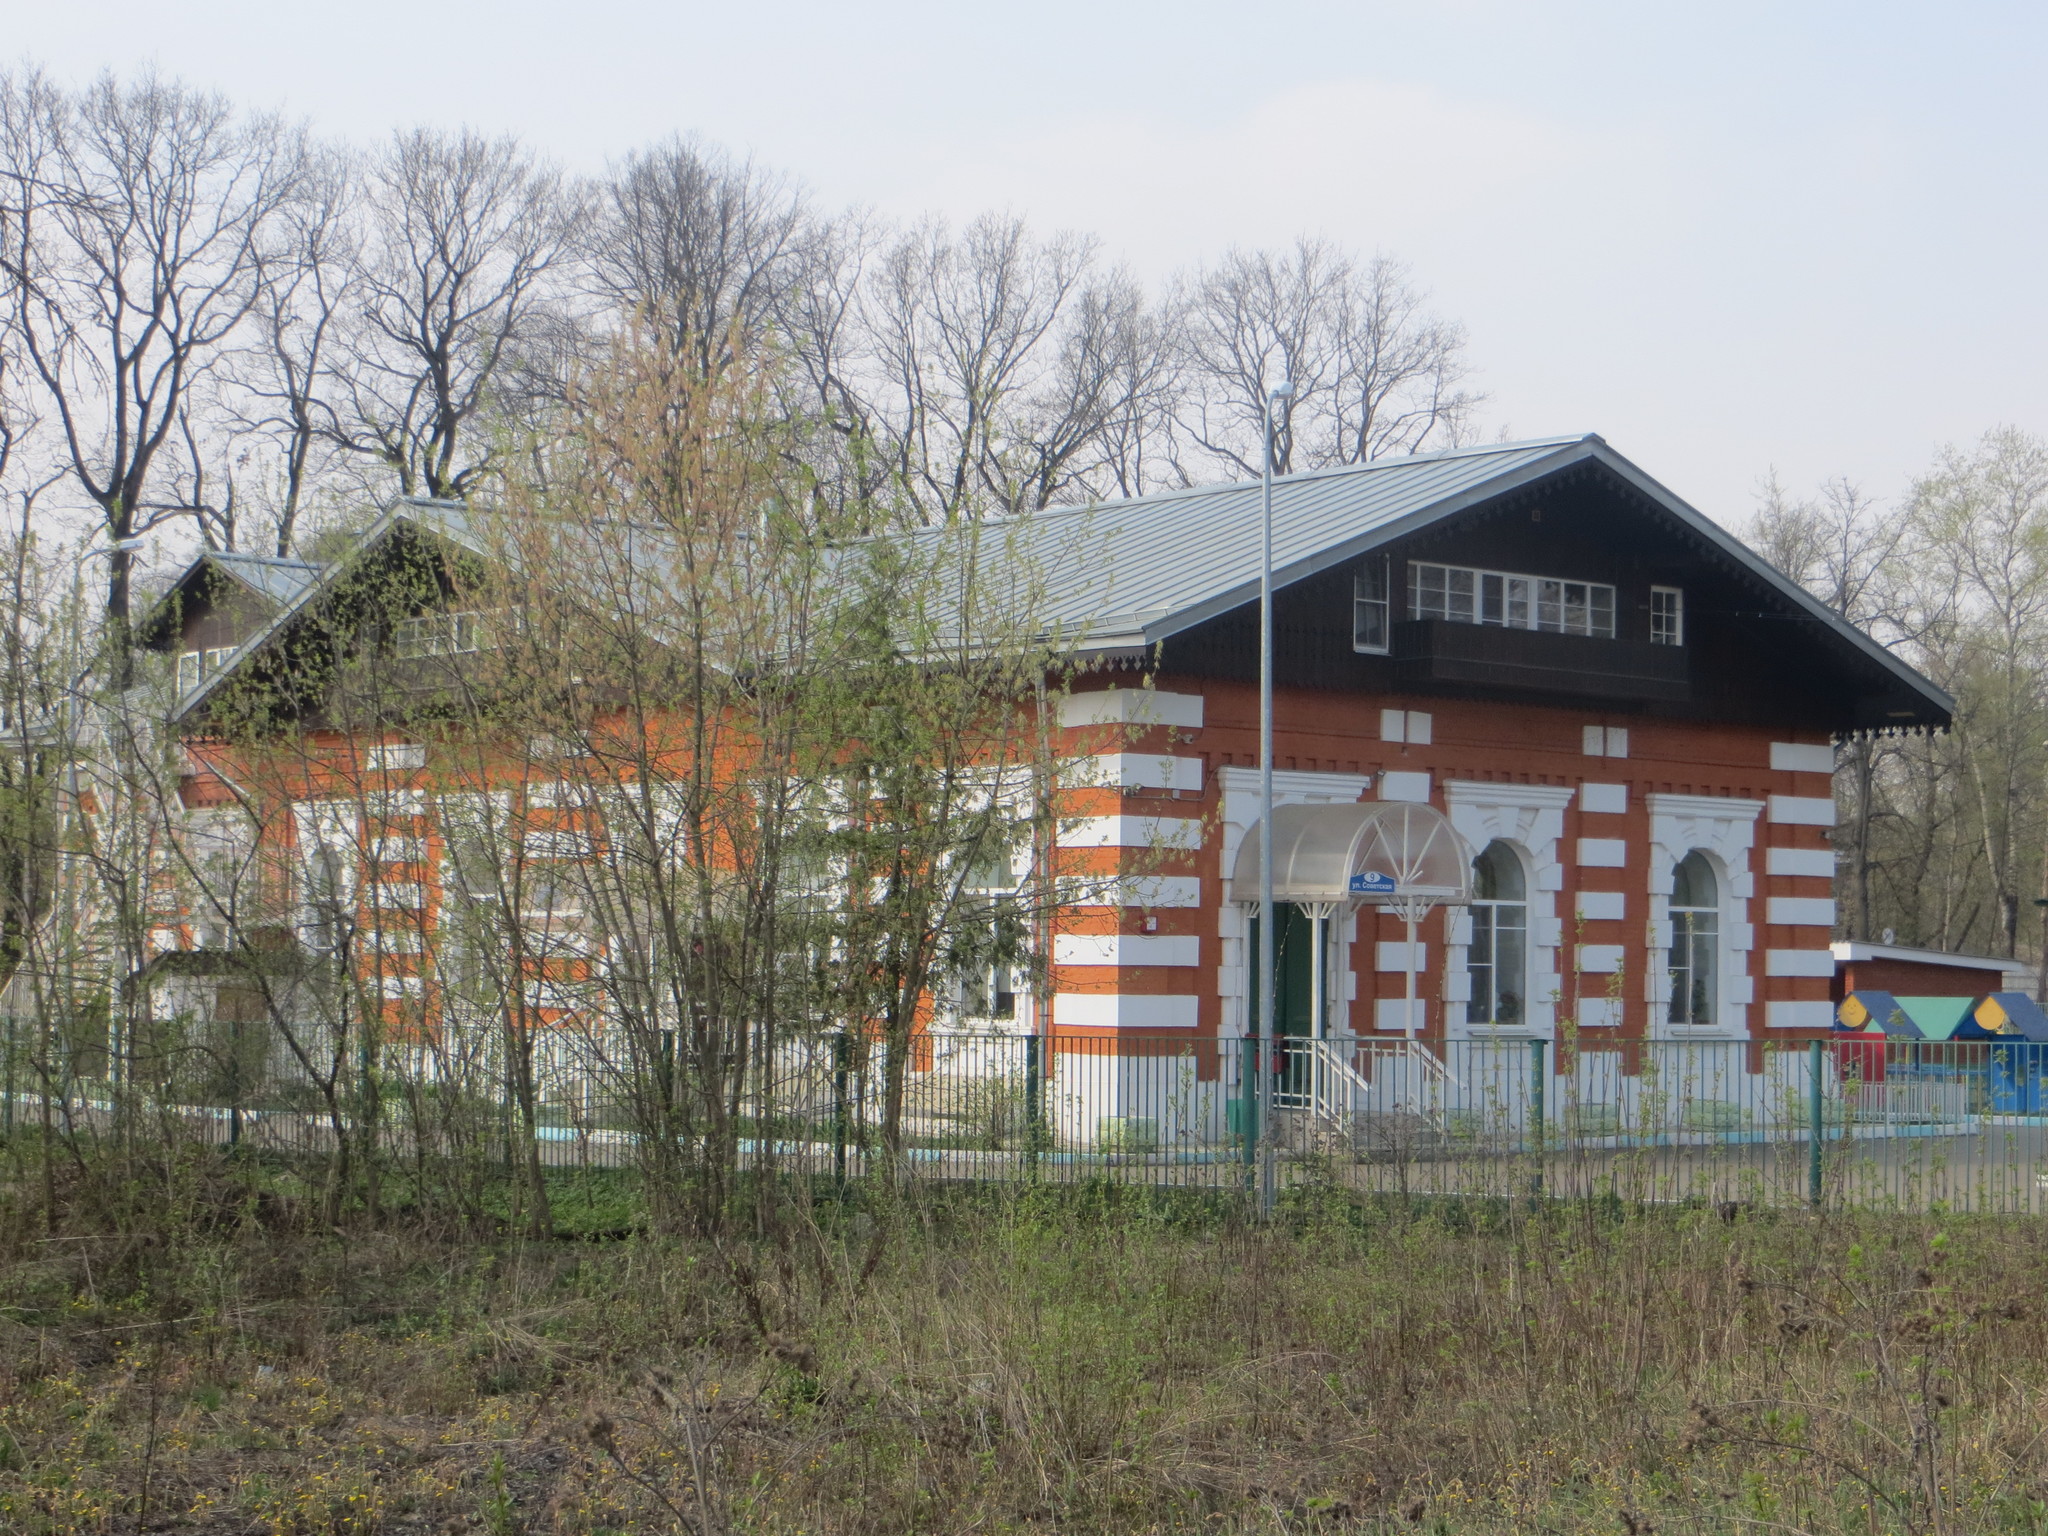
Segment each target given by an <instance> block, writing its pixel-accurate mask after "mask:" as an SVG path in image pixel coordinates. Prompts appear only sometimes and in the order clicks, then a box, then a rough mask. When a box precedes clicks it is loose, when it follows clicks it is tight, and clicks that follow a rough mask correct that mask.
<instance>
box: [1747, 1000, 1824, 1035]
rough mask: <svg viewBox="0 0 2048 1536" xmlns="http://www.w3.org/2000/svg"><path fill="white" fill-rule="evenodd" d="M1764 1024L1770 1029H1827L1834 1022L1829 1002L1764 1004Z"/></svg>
mask: <svg viewBox="0 0 2048 1536" xmlns="http://www.w3.org/2000/svg"><path fill="white" fill-rule="evenodd" d="M1764 1022H1765V1024H1766V1025H1768V1026H1769V1027H1770V1028H1772V1029H1828V1028H1830V1027H1832V1026H1833V1024H1834V1022H1835V1005H1834V1004H1833V1003H1829V1002H1805V1003H1785V1002H1780V1003H1766V1004H1764Z"/></svg>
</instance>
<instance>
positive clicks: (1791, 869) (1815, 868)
mask: <svg viewBox="0 0 2048 1536" xmlns="http://www.w3.org/2000/svg"><path fill="white" fill-rule="evenodd" d="M1764 873H1765V874H1769V875H1809V876H1817V877H1819V878H1820V879H1823V880H1832V879H1834V878H1835V850H1834V849H1832V848H1772V849H1769V850H1767V851H1766V852H1765V854H1764Z"/></svg>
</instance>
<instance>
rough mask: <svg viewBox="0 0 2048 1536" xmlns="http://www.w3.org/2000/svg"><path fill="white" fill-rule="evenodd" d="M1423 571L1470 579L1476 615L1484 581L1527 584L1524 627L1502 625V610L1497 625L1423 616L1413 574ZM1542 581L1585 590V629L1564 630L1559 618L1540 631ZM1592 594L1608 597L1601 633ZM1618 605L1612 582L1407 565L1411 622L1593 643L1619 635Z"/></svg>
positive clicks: (1437, 564)
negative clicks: (1522, 632)
mask: <svg viewBox="0 0 2048 1536" xmlns="http://www.w3.org/2000/svg"><path fill="white" fill-rule="evenodd" d="M1424 570H1436V571H1446V572H1448V571H1458V572H1461V573H1463V574H1465V575H1468V576H1470V577H1472V579H1473V604H1474V607H1473V612H1474V613H1475V614H1477V613H1479V612H1480V611H1481V608H1482V604H1481V600H1480V595H1479V586H1480V583H1481V582H1482V581H1484V579H1485V578H1487V577H1489V576H1490V577H1493V578H1494V579H1495V580H1497V581H1500V582H1502V583H1506V582H1511V581H1520V582H1527V583H1528V584H1529V596H1528V604H1529V614H1528V616H1529V622H1528V623H1527V624H1509V623H1507V622H1505V620H1506V614H1505V611H1503V614H1502V620H1503V622H1502V623H1500V624H1490V623H1488V622H1487V621H1486V620H1485V619H1483V618H1477V617H1475V618H1471V619H1454V618H1452V617H1450V616H1449V615H1448V614H1442V615H1436V614H1424V613H1423V612H1422V611H1421V605H1420V604H1419V603H1418V602H1417V601H1416V590H1417V586H1418V580H1417V575H1416V573H1417V572H1418V571H1424ZM1543 582H1555V583H1557V584H1558V586H1559V587H1560V589H1562V588H1564V587H1584V588H1585V589H1586V611H1587V615H1588V621H1587V622H1588V627H1587V628H1586V630H1584V631H1583V632H1581V631H1579V630H1575V629H1566V628H1563V627H1562V622H1563V621H1562V619H1560V621H1559V623H1560V627H1559V628H1557V629H1545V628H1543V626H1542V624H1541V623H1540V622H1539V620H1538V617H1537V616H1538V613H1539V611H1540V600H1539V598H1538V596H1537V588H1538V586H1539V585H1540V584H1541V583H1543ZM1595 591H1600V592H1605V593H1606V594H1607V626H1608V627H1607V629H1606V630H1605V631H1604V632H1602V631H1600V630H1598V629H1594V628H1593V627H1592V626H1591V615H1592V612H1593V601H1592V594H1593V593H1594V592H1595ZM1558 606H1559V609H1560V610H1562V608H1563V606H1564V600H1563V594H1562V591H1561V590H1560V593H1559V598H1558ZM1620 606H1621V592H1620V589H1619V588H1617V587H1616V586H1615V585H1614V584H1613V583H1612V582H1607V581H1587V580H1584V579H1582V578H1580V577H1577V576H1536V575H1532V574H1530V573H1529V572H1526V571H1496V570H1490V569H1488V568H1486V567H1484V566H1477V565H1451V564H1448V563H1446V562H1444V561H1441V560H1411V561H1409V562H1408V617H1409V618H1411V619H1420V618H1436V619H1437V620H1438V621H1439V622H1441V623H1445V624H1474V625H1478V626H1479V627H1481V628H1485V629H1519V630H1526V631H1528V632H1529V633H1531V634H1546V635H1582V638H1590V639H1594V640H1612V639H1614V638H1615V636H1616V635H1617V634H1618V633H1619V632H1620V624H1621V615H1620Z"/></svg>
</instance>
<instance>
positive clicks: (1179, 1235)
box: [0, 1190, 2048, 1536]
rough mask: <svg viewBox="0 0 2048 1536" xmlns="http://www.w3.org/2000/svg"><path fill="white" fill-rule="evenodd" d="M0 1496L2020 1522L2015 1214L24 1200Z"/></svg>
mask: <svg viewBox="0 0 2048 1536" xmlns="http://www.w3.org/2000/svg"><path fill="white" fill-rule="evenodd" d="M11 1230H12V1231H13V1232H14V1233H15V1234H16V1236H15V1240H14V1243H13V1248H12V1251H11V1252H10V1253H9V1254H8V1255H7V1256H6V1259H7V1265H6V1270H5V1277H4V1281H0V1306H4V1312H0V1528H5V1529H8V1530H10V1531H11V1530H20V1531H24V1532H44V1531H50V1532H54V1531H75V1530H105V1531H126V1530H130V1529H136V1528H138V1526H147V1527H148V1528H155V1529H195V1530H219V1531H238V1532H239V1531H264V1532H364V1533H367V1532H383V1531H415V1530H417V1531H427V1530H435V1531H439V1530H450V1529H467V1530H478V1531H491V1532H528V1531H532V1532H539V1531H549V1532H556V1531H559V1532H578V1533H592V1536H594V1533H598V1532H604V1531H687V1532H692V1533H699V1532H701V1533H711V1532H721V1533H722V1532H756V1531H758V1532H791V1533H794V1532H799V1531H802V1532H818V1533H824V1532H830V1533H847V1536H855V1533H861V1536H865V1533H874V1536H882V1533H889V1536H895V1533H899V1532H909V1531H929V1532H946V1531H969V1530H973V1531H995V1532H1004V1531H1010V1532H1024V1531H1047V1532H1050V1531H1055V1530H1057V1531H1060V1532H1075V1531H1083V1532H1085V1531H1102V1532H1118V1533H1128V1532H1147V1531H1153V1532H1167V1531H1197V1530H1199V1531H1206V1532H1216V1531H1226V1532H1235V1531H1243V1532H1253V1531H1259V1532H1265V1531H1283V1530H1285V1531H1397V1530H1398V1531H1438V1532H1446V1533H1452V1532H1508V1531H1517V1532H1520V1531H1536V1530H1541V1531H1556V1532H1580V1531H1584V1532H1602V1533H1609V1536H1614V1533H1624V1532H1626V1533H1635V1536H1642V1533H1646V1532H1650V1531H1661V1532H1667V1533H1669V1532H1681V1531H1699V1532H1706V1531H1714V1532H1721V1531H1733V1530H1777V1531H1813V1532H1820V1531H1827V1532H1838V1531H1854V1532H1858V1533H1867V1532H1872V1531H1876V1532H1885V1533H1893V1532H1897V1533H1928V1536H1954V1533H1961V1532H1972V1533H1974V1532H1982V1531H2010V1532H2040V1531H2043V1530H2048V1449H2044V1444H2043V1426H2044V1423H2048V1420H2044V1419H2043V1417H2042V1407H2043V1403H2044V1396H2043V1394H2044V1391H2048V1347H2044V1346H2048V1308H2044V1305H2043V1303H2042V1300H2041V1298H2042V1297H2043V1296H2044V1294H2048V1288H2044V1284H2043V1281H2044V1279H2048V1251H2044V1245H2043V1242H2042V1240H2041V1236H2040V1234H2039V1233H2038V1232H2037V1231H2036V1230H2035V1227H2034V1225H2033V1224H2031V1223H2028V1222H2025V1221H2018V1220H2010V1221H2008V1220H2002V1219H1993V1218H1979V1219H1970V1220H1948V1221H1944V1220H1931V1219H1927V1218H1892V1217H1875V1216H1867V1217H1839V1216H1838V1217H1825V1218H1814V1217H1811V1216H1808V1215H1806V1214H1804V1213H1800V1214H1796V1215H1792V1214H1788V1215H1784V1216H1773V1215H1771V1214H1769V1213H1757V1212H1751V1211H1734V1212H1723V1211H1717V1210H1687V1211H1677V1210H1661V1211H1648V1212H1641V1211H1630V1210H1622V1209H1613V1208H1610V1209H1606V1210H1598V1209H1592V1208H1578V1207H1573V1208H1564V1207H1550V1208H1543V1209H1538V1210H1529V1209H1524V1208H1519V1207H1518V1208H1507V1207H1492V1208H1474V1207H1469V1206H1455V1205H1445V1206H1442V1207H1437V1208H1406V1209H1396V1208H1392V1207H1366V1206H1361V1205H1358V1204H1356V1203H1354V1202H1351V1201H1349V1200H1347V1199H1345V1198H1343V1197H1342V1196H1341V1195H1340V1194H1338V1193H1337V1192H1334V1191H1324V1192H1322V1193H1320V1194H1318V1195H1315V1196H1313V1197H1307V1198H1304V1199H1303V1201H1302V1202H1301V1203H1300V1204H1299V1205H1297V1206H1296V1207H1295V1208H1293V1209H1292V1210H1290V1211H1289V1212H1288V1213H1287V1214H1286V1216H1285V1219H1283V1220H1282V1221H1280V1222H1277V1223H1275V1224H1273V1225H1271V1226H1268V1227H1263V1228H1262V1227H1258V1226H1255V1225H1251V1224H1248V1223H1246V1222H1244V1221H1243V1220H1241V1219H1239V1216H1238V1213H1237V1212H1236V1211H1235V1210H1234V1209H1232V1208H1230V1207H1228V1206H1222V1205H1214V1206H1204V1205H1202V1204H1200V1203H1196V1202H1178V1201H1169V1200H1164V1199H1151V1198H1147V1197H1144V1196H1142V1195H1138V1194H1134V1193H1132V1192H1129V1191H1124V1192H1114V1191H1109V1190H1093V1191H1074V1190H1060V1191H1045V1190H1041V1191H1037V1192H1035V1193H1027V1194H1003V1195H993V1194H986V1193H984V1194H978V1195H971V1194H964V1193H963V1194H960V1195H957V1196H953V1197H945V1198H938V1199H930V1198H928V1199H926V1200H925V1201H923V1202H922V1203H919V1204H916V1205H903V1206H895V1207H869V1206H864V1205H863V1204H861V1203H860V1201H858V1200H857V1199H849V1200H847V1201H844V1202H828V1203H826V1204H823V1205H820V1206H818V1207H816V1208H815V1210H814V1213H813V1219H811V1220H809V1221H805V1222H798V1223H796V1224H794V1225H793V1227H792V1229H791V1231H790V1232H788V1233H785V1234H783V1235H782V1236H781V1238H780V1239H779V1240H777V1241H768V1240H765V1239H761V1238H750V1239H744V1240H742V1239H739V1238H735V1237H726V1238H723V1239H720V1240H718V1241H711V1240H703V1241H697V1240H686V1239H672V1238H663V1237H657V1236H650V1235H645V1234H640V1233H635V1232H633V1231H631V1230H630V1229H627V1230H625V1232H624V1234H623V1235H618V1236H615V1237H613V1238H612V1239H611V1240H607V1241H601V1242H588V1241H557V1242H553V1243H548V1242H527V1241H517V1242H515V1241H511V1240H506V1241H502V1242H497V1243H483V1244H479V1243H476V1242H474V1241H468V1240H456V1239H454V1238H451V1237H449V1236H447V1235H445V1234H437V1233H433V1232H427V1231H422V1230H418V1229H414V1228H409V1227H407V1226H405V1225H404V1224H403V1223H392V1224H387V1225H386V1226H385V1227H383V1228H381V1229H368V1228H365V1229H361V1230H353V1229H352V1230H348V1231H345V1232H341V1231H333V1230H329V1231H319V1230H314V1229H311V1228H310V1227H308V1226H307V1225H305V1224H299V1225H293V1224H292V1223H290V1222H289V1221H281V1220H279V1219H277V1218H276V1213H275V1212H274V1211H270V1212H266V1211H265V1209H264V1208H263V1206H262V1204H261V1202H260V1201H248V1202H244V1204H243V1205H242V1207H240V1208H239V1212H238V1214H236V1215H235V1216H234V1217H233V1218H232V1219H228V1218H225V1217H224V1218H222V1219H219V1220H215V1221H212V1222H208V1223H197V1224H193V1225H191V1226H189V1228H188V1229H186V1230H184V1231H182V1232H180V1233H177V1234H172V1233H168V1232H160V1233H157V1234H149V1233H130V1234H128V1235H126V1236H124V1237H122V1238H120V1239H114V1238H107V1237H102V1236H95V1235H94V1234H92V1233H90V1232H85V1231H70V1230H60V1231H59V1232H57V1233H55V1234H52V1233H50V1232H48V1231H47V1230H45V1228H44V1226H43V1225H31V1224H19V1223H17V1224H15V1225H14V1226H13V1227H12V1229H11Z"/></svg>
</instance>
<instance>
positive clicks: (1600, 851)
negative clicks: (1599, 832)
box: [1579, 837, 1628, 869]
mask: <svg viewBox="0 0 2048 1536" xmlns="http://www.w3.org/2000/svg"><path fill="white" fill-rule="evenodd" d="M1579 863H1580V864H1581V865H1583V866H1584V867H1585V868H1587V869H1620V868H1622V867H1623V866H1625V865H1626V864H1627V863H1628V844H1627V843H1625V842H1623V841H1622V840H1621V839H1620V838H1618V837H1582V838H1580V839H1579Z"/></svg>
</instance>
